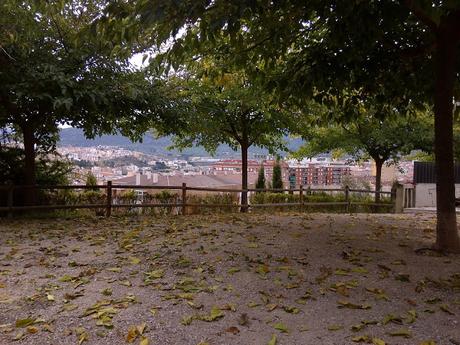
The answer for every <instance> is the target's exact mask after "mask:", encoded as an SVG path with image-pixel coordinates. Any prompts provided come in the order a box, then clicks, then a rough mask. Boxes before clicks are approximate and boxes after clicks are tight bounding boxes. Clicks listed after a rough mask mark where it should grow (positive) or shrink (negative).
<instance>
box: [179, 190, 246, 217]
mask: <svg viewBox="0 0 460 345" xmlns="http://www.w3.org/2000/svg"><path fill="white" fill-rule="evenodd" d="M187 203H189V204H202V205H210V204H220V205H237V204H238V195H237V193H212V194H211V193H210V194H192V195H189V196H187ZM237 211H239V208H238V207H227V206H213V207H200V206H189V207H187V214H210V213H217V212H221V213H222V212H223V213H231V212H237Z"/></svg>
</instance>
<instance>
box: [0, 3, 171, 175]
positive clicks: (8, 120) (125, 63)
mask: <svg viewBox="0 0 460 345" xmlns="http://www.w3.org/2000/svg"><path fill="white" fill-rule="evenodd" d="M107 4H108V3H107V1H104V0H91V1H80V0H64V1H59V2H47V1H33V0H30V1H29V0H27V1H16V0H5V1H2V3H1V5H0V37H1V41H0V46H1V50H0V79H1V80H2V83H1V84H0V128H7V129H9V130H15V131H17V132H18V133H19V134H20V135H19V136H20V137H22V139H21V140H22V141H23V142H24V146H25V152H26V157H25V158H27V157H28V158H27V159H25V161H26V165H27V164H31V163H30V162H33V156H34V155H35V149H36V148H37V149H38V150H43V151H51V152H52V151H53V149H54V146H55V144H56V140H57V139H58V135H57V134H58V125H59V124H60V123H67V124H70V125H72V126H74V127H79V128H82V129H83V130H84V132H85V135H87V136H88V137H93V136H95V135H99V134H102V133H114V132H116V131H121V133H122V134H124V135H127V136H129V137H130V138H132V139H140V136H141V133H143V132H145V131H146V130H147V129H148V128H149V127H150V126H151V125H150V124H151V122H152V121H153V122H154V121H155V119H156V118H157V117H158V116H159V114H160V113H161V114H165V113H166V112H167V111H164V112H163V110H164V109H166V107H165V104H166V102H164V98H163V96H162V93H161V91H159V90H160V89H161V86H160V83H159V82H158V81H157V80H156V79H155V78H153V76H149V78H147V76H146V74H145V73H144V72H143V71H136V70H134V69H133V68H132V67H131V66H130V63H129V60H128V56H121V55H117V54H114V52H113V50H112V48H113V46H112V42H110V41H107V40H103V39H102V38H101V37H97V38H96V37H95V35H94V33H93V32H92V29H93V24H94V19H95V18H96V17H97V16H99V15H100V11H101V9H102V8H104V7H105V6H106V5H107ZM168 109H171V104H170V103H168ZM24 168H25V171H26V176H27V180H28V181H27V183H28V184H33V183H35V176H34V175H35V170H34V166H33V165H30V166H27V167H26V166H25V167H24Z"/></svg>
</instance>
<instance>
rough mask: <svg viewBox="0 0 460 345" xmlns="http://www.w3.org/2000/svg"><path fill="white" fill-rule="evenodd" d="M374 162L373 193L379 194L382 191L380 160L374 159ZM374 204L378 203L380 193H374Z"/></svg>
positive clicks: (381, 163) (381, 164)
mask: <svg viewBox="0 0 460 345" xmlns="http://www.w3.org/2000/svg"><path fill="white" fill-rule="evenodd" d="M374 161H375V191H376V192H380V191H381V190H382V166H383V162H384V161H383V160H382V159H374ZM374 200H375V203H379V202H380V193H375V199H374Z"/></svg>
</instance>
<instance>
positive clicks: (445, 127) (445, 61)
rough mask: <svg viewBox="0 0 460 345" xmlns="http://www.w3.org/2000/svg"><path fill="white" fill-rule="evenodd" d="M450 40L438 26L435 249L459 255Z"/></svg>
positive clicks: (453, 48) (453, 51)
mask: <svg viewBox="0 0 460 345" xmlns="http://www.w3.org/2000/svg"><path fill="white" fill-rule="evenodd" d="M451 37H452V36H451V30H449V28H447V29H446V28H444V27H443V25H442V24H441V25H440V27H439V32H438V36H437V51H436V70H435V71H436V84H435V98H434V113H435V121H434V127H435V156H436V163H435V164H436V208H437V226H436V244H435V248H436V249H438V250H442V251H448V252H460V241H459V237H458V231H457V216H456V212H455V174H454V154H453V114H452V111H453V104H452V103H453V88H454V78H455V70H456V66H455V62H456V61H455V60H456V50H457V42H455V40H452V39H451Z"/></svg>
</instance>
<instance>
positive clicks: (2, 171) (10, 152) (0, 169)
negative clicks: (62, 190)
mask: <svg viewBox="0 0 460 345" xmlns="http://www.w3.org/2000/svg"><path fill="white" fill-rule="evenodd" d="M36 167H37V183H38V184H40V185H65V184H68V183H69V175H70V173H71V171H72V168H73V166H72V164H71V163H70V162H68V161H66V160H63V159H62V157H59V156H54V157H50V156H48V155H39V156H38V157H37V160H36ZM11 183H12V184H15V185H24V184H25V176H24V150H23V149H21V148H18V147H0V184H11Z"/></svg>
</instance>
